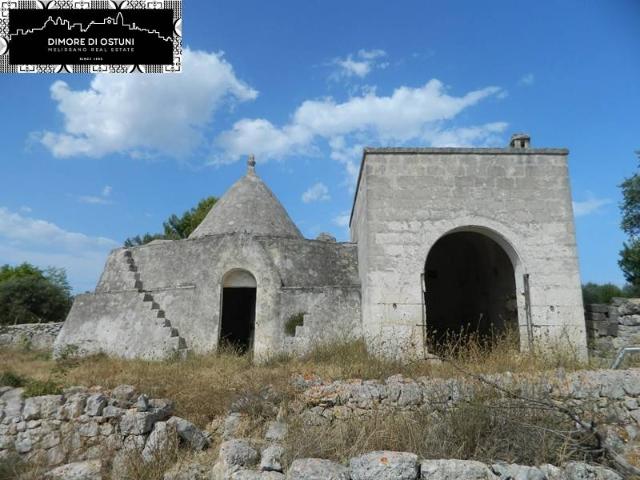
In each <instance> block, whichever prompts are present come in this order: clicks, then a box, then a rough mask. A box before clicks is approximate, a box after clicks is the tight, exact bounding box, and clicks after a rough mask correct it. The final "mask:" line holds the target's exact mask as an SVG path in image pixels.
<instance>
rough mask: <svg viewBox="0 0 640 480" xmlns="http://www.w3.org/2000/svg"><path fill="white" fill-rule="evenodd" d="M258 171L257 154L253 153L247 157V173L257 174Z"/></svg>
mask: <svg viewBox="0 0 640 480" xmlns="http://www.w3.org/2000/svg"><path fill="white" fill-rule="evenodd" d="M255 173H256V156H255V155H254V154H253V153H252V154H251V155H249V158H248V159H247V174H249V175H255Z"/></svg>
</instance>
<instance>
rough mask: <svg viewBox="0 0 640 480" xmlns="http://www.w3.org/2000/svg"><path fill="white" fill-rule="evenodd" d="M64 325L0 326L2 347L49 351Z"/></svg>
mask: <svg viewBox="0 0 640 480" xmlns="http://www.w3.org/2000/svg"><path fill="white" fill-rule="evenodd" d="M62 325H63V323H26V324H22V325H0V345H14V346H30V347H33V348H37V349H42V350H47V349H50V348H52V347H53V342H54V341H55V339H56V337H57V336H58V333H60V330H61V329H62Z"/></svg>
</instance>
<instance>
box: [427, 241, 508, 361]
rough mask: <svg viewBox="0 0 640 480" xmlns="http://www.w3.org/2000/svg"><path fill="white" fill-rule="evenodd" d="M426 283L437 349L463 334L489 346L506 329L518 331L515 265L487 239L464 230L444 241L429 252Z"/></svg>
mask: <svg viewBox="0 0 640 480" xmlns="http://www.w3.org/2000/svg"><path fill="white" fill-rule="evenodd" d="M502 243H504V242H502ZM510 253H511V255H512V256H514V255H515V253H514V252H510ZM424 278H425V294H424V295H425V306H426V323H427V330H428V332H429V334H430V337H429V338H430V339H431V340H432V341H434V342H435V345H433V346H434V347H436V348H437V347H438V346H440V345H442V344H443V343H444V342H447V341H450V340H451V339H452V338H455V339H458V338H459V336H460V334H461V333H462V334H463V335H464V336H465V337H466V335H467V334H474V335H477V336H478V337H479V338H480V340H481V341H490V340H492V339H494V338H496V336H497V335H499V334H501V333H504V332H505V331H506V330H507V329H509V330H512V331H514V332H517V327H518V307H517V298H516V280H515V272H514V263H512V259H511V258H510V256H509V255H508V254H507V252H505V250H504V248H503V247H502V246H501V245H500V244H499V243H498V242H497V241H495V240H494V239H492V238H490V237H489V236H488V235H485V234H484V233H480V232H479V231H466V230H465V231H455V232H453V233H449V234H447V235H445V236H443V237H441V238H440V239H439V240H438V241H437V242H436V243H435V244H434V245H433V247H432V248H431V250H430V251H429V254H428V256H427V261H426V263H425V271H424Z"/></svg>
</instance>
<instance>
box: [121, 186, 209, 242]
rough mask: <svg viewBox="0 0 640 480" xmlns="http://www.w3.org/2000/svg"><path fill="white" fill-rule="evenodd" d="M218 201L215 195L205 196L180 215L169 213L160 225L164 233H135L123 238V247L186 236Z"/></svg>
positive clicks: (178, 238)
mask: <svg viewBox="0 0 640 480" xmlns="http://www.w3.org/2000/svg"><path fill="white" fill-rule="evenodd" d="M217 201H218V199H217V198H216V197H207V198H204V199H202V200H200V202H198V205H196V206H195V207H193V208H191V209H189V210H187V211H186V212H184V213H183V214H182V215H181V216H178V215H176V214H173V215H171V216H170V217H169V218H168V219H167V220H166V221H165V222H163V224H162V226H163V228H164V233H145V234H144V235H136V236H135V237H129V238H127V239H126V240H125V242H124V246H125V247H134V246H136V245H145V244H147V243H149V242H152V241H154V240H180V239H182V238H188V237H189V235H191V232H193V231H194V230H195V229H196V228H197V227H198V225H200V223H201V222H202V220H204V217H206V216H207V214H208V213H209V210H211V207H213V206H214V205H215V203H216V202H217Z"/></svg>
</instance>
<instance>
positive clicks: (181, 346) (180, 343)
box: [167, 337, 187, 351]
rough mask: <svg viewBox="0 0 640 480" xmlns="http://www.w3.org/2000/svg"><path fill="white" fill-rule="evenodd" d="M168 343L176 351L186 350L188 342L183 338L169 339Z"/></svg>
mask: <svg viewBox="0 0 640 480" xmlns="http://www.w3.org/2000/svg"><path fill="white" fill-rule="evenodd" d="M167 343H168V344H169V345H170V346H171V347H172V348H173V349H174V350H176V351H179V350H186V348H187V342H185V340H184V338H182V337H169V338H168V339H167Z"/></svg>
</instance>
